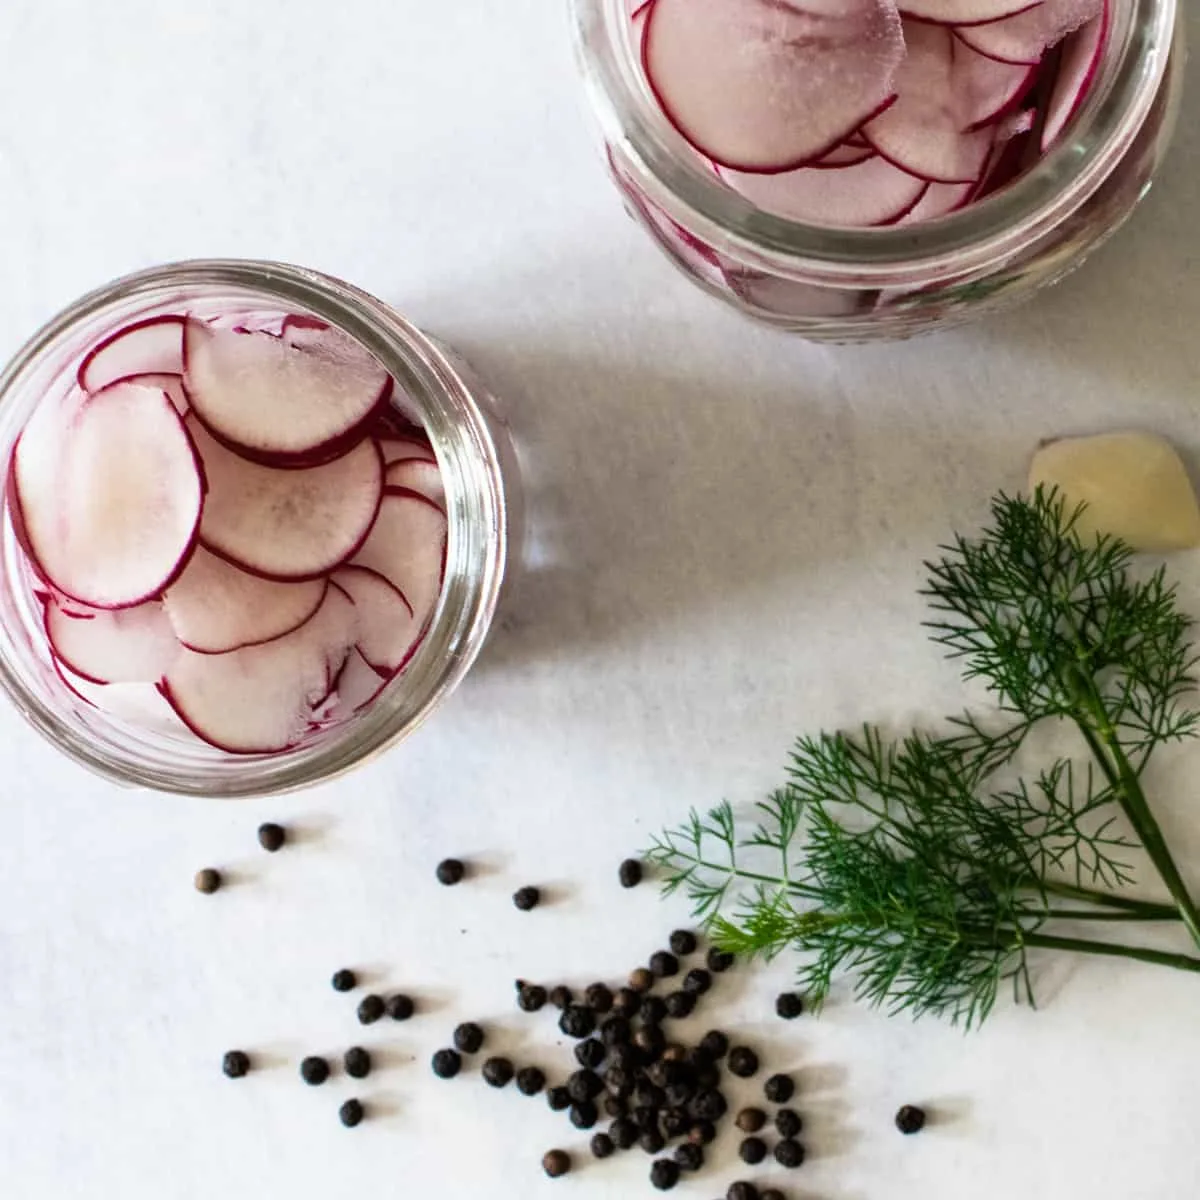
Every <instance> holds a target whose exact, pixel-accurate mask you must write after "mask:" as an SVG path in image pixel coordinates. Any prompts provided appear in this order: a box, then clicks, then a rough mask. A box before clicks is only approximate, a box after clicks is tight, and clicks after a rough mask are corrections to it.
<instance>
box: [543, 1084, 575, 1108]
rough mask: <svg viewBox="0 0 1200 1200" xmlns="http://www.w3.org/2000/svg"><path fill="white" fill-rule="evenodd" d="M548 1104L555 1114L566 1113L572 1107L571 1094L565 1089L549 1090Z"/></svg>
mask: <svg viewBox="0 0 1200 1200" xmlns="http://www.w3.org/2000/svg"><path fill="white" fill-rule="evenodd" d="M546 1103H547V1104H549V1105H550V1108H551V1110H552V1111H554V1112H566V1110H567V1109H568V1108H570V1107H571V1093H570V1092H568V1091H567V1089H566V1088H565V1087H552V1088H547V1090H546Z"/></svg>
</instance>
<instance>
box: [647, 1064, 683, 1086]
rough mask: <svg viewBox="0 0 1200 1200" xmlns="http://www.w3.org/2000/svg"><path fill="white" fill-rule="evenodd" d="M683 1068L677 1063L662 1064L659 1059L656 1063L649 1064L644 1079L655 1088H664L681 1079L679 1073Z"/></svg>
mask: <svg viewBox="0 0 1200 1200" xmlns="http://www.w3.org/2000/svg"><path fill="white" fill-rule="evenodd" d="M682 1070H683V1067H682V1065H681V1064H680V1063H677V1062H664V1061H663V1060H662V1059H661V1058H660V1059H659V1060H658V1062H654V1063H651V1064H650V1065H649V1066H648V1067H647V1068H646V1078H647V1079H648V1080H649V1081H650V1082H651V1083H652V1084H653V1085H654V1086H655V1087H657V1088H665V1087H667V1085H668V1084H672V1083H674V1082H675V1081H676V1080H677V1079H680V1078H681V1075H680V1072H681V1071H682Z"/></svg>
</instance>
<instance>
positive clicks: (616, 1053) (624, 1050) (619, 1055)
mask: <svg viewBox="0 0 1200 1200" xmlns="http://www.w3.org/2000/svg"><path fill="white" fill-rule="evenodd" d="M639 1057H640V1056H639V1054H638V1051H637V1050H636V1049H634V1047H633V1046H631V1045H628V1044H622V1045H617V1046H609V1048H608V1059H607V1062H608V1065H609V1066H610V1067H620V1068H621V1069H622V1070H625V1071H632V1070H633V1069H634V1068H635V1067H636V1066H637V1065H638V1059H639Z"/></svg>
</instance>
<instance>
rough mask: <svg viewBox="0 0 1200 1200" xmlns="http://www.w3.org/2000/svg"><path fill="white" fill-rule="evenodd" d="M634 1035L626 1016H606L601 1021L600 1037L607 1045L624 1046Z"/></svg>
mask: <svg viewBox="0 0 1200 1200" xmlns="http://www.w3.org/2000/svg"><path fill="white" fill-rule="evenodd" d="M631 1037H633V1030H632V1029H631V1028H630V1025H629V1020H628V1018H626V1017H606V1018H605V1019H604V1020H603V1021H601V1022H600V1039H601V1041H603V1042H604V1044H605V1045H606V1046H624V1045H625V1044H626V1043H628V1041H629V1039H630V1038H631Z"/></svg>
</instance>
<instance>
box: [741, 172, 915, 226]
mask: <svg viewBox="0 0 1200 1200" xmlns="http://www.w3.org/2000/svg"><path fill="white" fill-rule="evenodd" d="M721 177H722V178H723V179H724V180H725V181H726V183H728V184H729V186H730V187H731V188H733V189H734V190H735V191H737V192H739V193H740V194H741V195H743V196H745V197H746V199H747V200H749V201H750V202H751V203H752V204H754V205H755V206H756V207H757V208H761V209H762V210H763V211H764V212H770V213H774V214H776V215H777V216H780V217H786V218H787V219H788V220H791V221H811V222H813V223H814V224H820V225H885V224H888V223H890V222H892V221H898V220H899V219H900V218H901V217H902V216H903V215H904V214H905V213H907V212H908V211H910V210H911V208H912V207H913V205H914V204H916V203H917V201H918V200H920V198H921V195H922V193H923V192H924V190H925V186H926V185H925V181H924V180H922V179H917V178H916V177H915V176H913V175H910V174H908V173H907V172H905V171H901V170H900V169H899V168H898V167H895V166H893V165H892V164H891V163H890V162H888V161H887V160H886V159H884V158H880V157H878V156H875V157H873V158H868V159H866V160H865V161H864V162H861V163H859V164H857V165H855V166H849V167H840V168H838V169H837V170H832V171H822V170H819V169H816V168H813V167H802V168H801V169H800V170H798V171H788V172H787V173H786V174H784V175H747V174H743V173H741V172H737V171H723V172H722V175H721Z"/></svg>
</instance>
